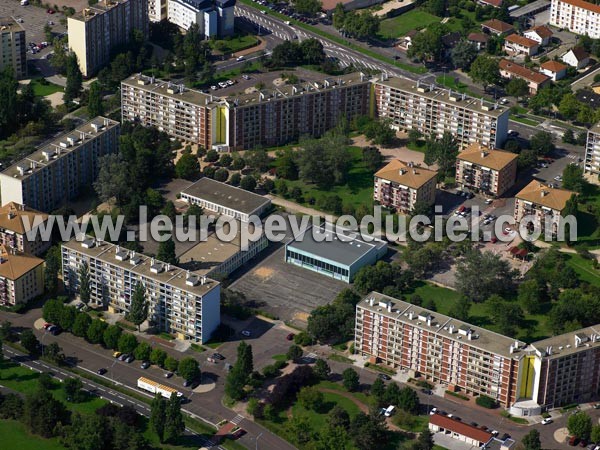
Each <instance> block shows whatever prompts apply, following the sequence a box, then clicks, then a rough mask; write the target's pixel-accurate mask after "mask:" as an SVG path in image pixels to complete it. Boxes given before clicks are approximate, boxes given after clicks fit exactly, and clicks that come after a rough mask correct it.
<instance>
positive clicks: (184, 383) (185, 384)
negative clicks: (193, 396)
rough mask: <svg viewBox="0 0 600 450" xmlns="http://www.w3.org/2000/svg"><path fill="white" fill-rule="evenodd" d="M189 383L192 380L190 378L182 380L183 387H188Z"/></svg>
mask: <svg viewBox="0 0 600 450" xmlns="http://www.w3.org/2000/svg"><path fill="white" fill-rule="evenodd" d="M191 385H192V382H191V381H190V380H184V381H183V387H190V386H191Z"/></svg>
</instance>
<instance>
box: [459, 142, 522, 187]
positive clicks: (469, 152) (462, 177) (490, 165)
mask: <svg viewBox="0 0 600 450" xmlns="http://www.w3.org/2000/svg"><path fill="white" fill-rule="evenodd" d="M517 158H518V155H517V154H515V153H510V152H505V151H502V150H493V149H490V148H488V147H484V146H482V145H480V144H471V145H470V146H468V147H467V148H466V149H465V150H464V151H462V152H460V153H459V154H458V156H457V157H456V184H457V185H458V186H460V187H461V188H462V189H471V190H474V191H476V192H481V193H482V194H486V195H492V196H496V197H497V196H500V195H502V194H504V193H505V192H506V191H507V190H508V189H510V188H511V187H512V185H513V184H515V181H516V179H517Z"/></svg>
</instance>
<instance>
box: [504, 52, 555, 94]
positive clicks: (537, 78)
mask: <svg viewBox="0 0 600 450" xmlns="http://www.w3.org/2000/svg"><path fill="white" fill-rule="evenodd" d="M498 66H499V68H500V76H501V77H502V78H506V79H508V80H511V79H513V78H520V79H522V80H525V81H526V82H527V85H528V86H529V93H530V94H532V95H535V94H536V93H537V91H538V90H539V89H541V88H542V87H543V86H545V85H546V84H548V83H549V82H550V77H548V76H546V75H544V74H543V73H540V72H536V71H534V70H531V69H528V68H527V67H525V66H522V65H520V64H517V63H516V62H513V61H509V60H508V59H504V58H502V59H501V60H500V62H499V63H498Z"/></svg>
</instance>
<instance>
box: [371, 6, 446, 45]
mask: <svg viewBox="0 0 600 450" xmlns="http://www.w3.org/2000/svg"><path fill="white" fill-rule="evenodd" d="M440 21H441V19H440V18H439V17H437V16H434V15H433V14H429V13H428V12H425V11H422V10H420V9H413V10H411V11H408V12H406V13H404V14H400V15H399V16H396V17H392V18H389V19H384V20H382V21H381V26H380V27H379V36H381V37H382V38H384V39H388V38H399V37H401V36H405V35H406V33H408V32H409V31H411V30H415V29H423V28H426V27H427V25H429V24H431V23H436V22H440Z"/></svg>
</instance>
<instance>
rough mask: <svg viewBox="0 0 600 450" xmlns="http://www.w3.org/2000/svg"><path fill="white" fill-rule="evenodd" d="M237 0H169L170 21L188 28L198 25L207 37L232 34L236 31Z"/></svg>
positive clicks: (168, 13)
mask: <svg viewBox="0 0 600 450" xmlns="http://www.w3.org/2000/svg"><path fill="white" fill-rule="evenodd" d="M234 9H235V0H169V2H168V10H167V11H168V12H167V17H168V20H169V22H171V23H174V24H175V25H177V26H178V27H180V28H182V29H184V30H188V29H189V28H190V27H191V26H192V24H196V25H198V28H199V32H200V34H201V35H203V36H204V37H206V38H211V37H217V36H218V37H223V36H230V35H232V34H233V33H234V29H233V28H234V17H235V16H234Z"/></svg>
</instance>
